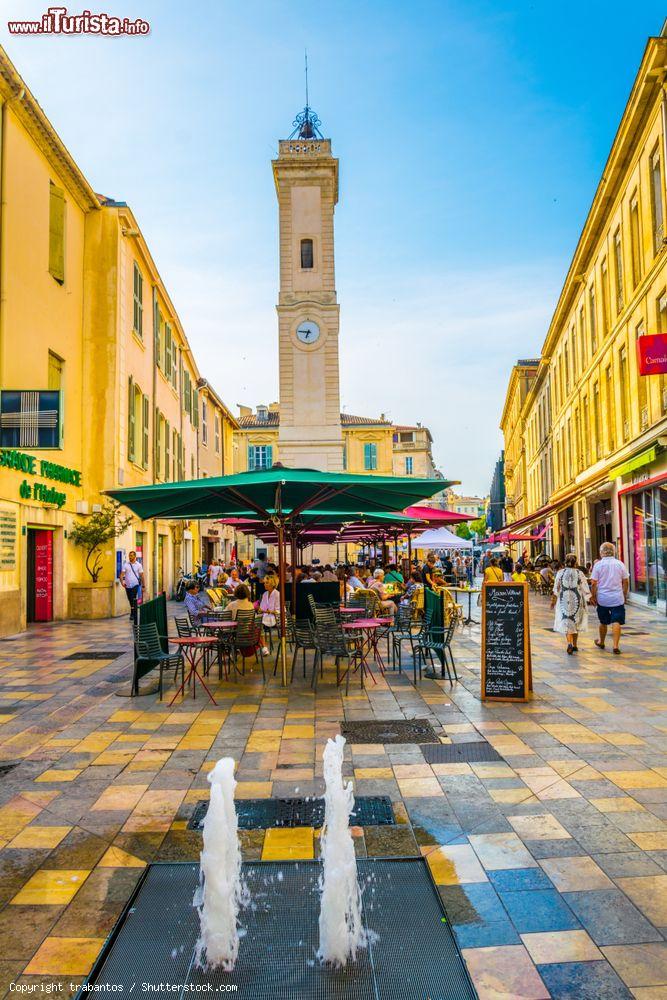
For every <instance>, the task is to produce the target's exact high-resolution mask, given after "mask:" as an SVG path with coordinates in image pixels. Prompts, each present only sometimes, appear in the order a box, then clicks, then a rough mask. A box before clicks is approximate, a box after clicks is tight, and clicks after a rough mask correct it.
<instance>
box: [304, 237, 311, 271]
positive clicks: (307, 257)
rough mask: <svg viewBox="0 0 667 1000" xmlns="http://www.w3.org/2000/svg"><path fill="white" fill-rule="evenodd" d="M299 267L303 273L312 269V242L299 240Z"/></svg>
mask: <svg viewBox="0 0 667 1000" xmlns="http://www.w3.org/2000/svg"><path fill="white" fill-rule="evenodd" d="M301 267H302V268H303V270H304V271H306V270H311V269H312V267H313V241H312V240H301Z"/></svg>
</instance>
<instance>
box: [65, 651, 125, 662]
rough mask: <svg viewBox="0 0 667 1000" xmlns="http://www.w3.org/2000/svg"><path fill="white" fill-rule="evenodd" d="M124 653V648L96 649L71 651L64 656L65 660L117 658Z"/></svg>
mask: <svg viewBox="0 0 667 1000" xmlns="http://www.w3.org/2000/svg"><path fill="white" fill-rule="evenodd" d="M122 655H123V650H120V652H119V651H118V650H117V649H95V650H91V652H89V653H70V654H69V656H63V660H117V659H118V657H119V656H122Z"/></svg>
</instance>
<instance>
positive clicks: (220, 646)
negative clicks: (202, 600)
mask: <svg viewBox="0 0 667 1000" xmlns="http://www.w3.org/2000/svg"><path fill="white" fill-rule="evenodd" d="M208 620H209V621H215V622H230V621H232V613H231V611H226V610H223V611H220V612H219V613H218V614H217V615H215V617H213V616H211V617H210V618H209V619H208ZM203 632H204V634H205V635H211V634H212V633H211V632H210V631H209V630H208V629H203ZM215 637H216V639H217V640H218V642H217V646H216V652H217V656H218V680H222V674H223V671H224V674H225V678H226V679H228V678H229V673H230V669H231V667H232V664H233V663H234V664H235V663H236V648H235V646H234V630H233V629H229V630H227V629H216V630H215Z"/></svg>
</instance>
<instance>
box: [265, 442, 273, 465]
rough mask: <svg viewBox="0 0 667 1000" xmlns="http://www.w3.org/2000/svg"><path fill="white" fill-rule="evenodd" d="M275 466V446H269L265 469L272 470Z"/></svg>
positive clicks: (267, 447)
mask: <svg viewBox="0 0 667 1000" xmlns="http://www.w3.org/2000/svg"><path fill="white" fill-rule="evenodd" d="M272 465H273V445H272V444H267V446H266V466H265V468H267V469H270V468H271V466H272Z"/></svg>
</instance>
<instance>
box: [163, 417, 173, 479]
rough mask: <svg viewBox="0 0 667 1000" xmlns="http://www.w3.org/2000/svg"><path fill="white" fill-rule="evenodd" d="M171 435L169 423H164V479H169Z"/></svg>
mask: <svg viewBox="0 0 667 1000" xmlns="http://www.w3.org/2000/svg"><path fill="white" fill-rule="evenodd" d="M170 433H171V430H170V427H169V421H168V420H165V423H164V478H165V479H169V435H170Z"/></svg>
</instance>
